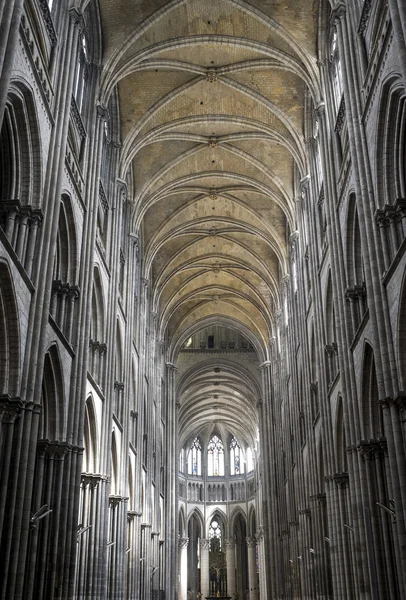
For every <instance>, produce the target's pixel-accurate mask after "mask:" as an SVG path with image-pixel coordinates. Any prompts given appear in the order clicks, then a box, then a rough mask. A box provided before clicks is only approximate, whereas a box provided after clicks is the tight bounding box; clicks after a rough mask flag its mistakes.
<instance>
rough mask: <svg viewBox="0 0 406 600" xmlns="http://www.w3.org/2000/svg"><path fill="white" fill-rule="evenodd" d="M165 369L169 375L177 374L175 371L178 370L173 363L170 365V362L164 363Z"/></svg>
mask: <svg viewBox="0 0 406 600" xmlns="http://www.w3.org/2000/svg"><path fill="white" fill-rule="evenodd" d="M166 368H167V370H168V371H169V372H170V373H176V372H177V370H178V369H177V367H176V365H174V364H173V363H171V362H167V363H166Z"/></svg>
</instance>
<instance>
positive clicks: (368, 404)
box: [361, 342, 384, 440]
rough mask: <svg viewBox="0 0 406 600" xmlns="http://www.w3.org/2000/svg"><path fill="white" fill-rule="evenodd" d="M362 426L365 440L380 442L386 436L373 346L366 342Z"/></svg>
mask: <svg viewBox="0 0 406 600" xmlns="http://www.w3.org/2000/svg"><path fill="white" fill-rule="evenodd" d="M362 373H363V377H362V391H361V411H362V413H361V424H362V428H363V438H364V439H375V440H378V439H379V438H381V437H382V436H383V435H384V431H383V419H382V409H381V407H380V406H379V404H378V401H379V393H378V380H377V376H376V367H375V356H374V351H373V349H372V346H371V345H370V344H369V343H368V342H366V343H365V348H364V360H363V369H362Z"/></svg>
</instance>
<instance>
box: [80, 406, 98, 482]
mask: <svg viewBox="0 0 406 600" xmlns="http://www.w3.org/2000/svg"><path fill="white" fill-rule="evenodd" d="M98 445H99V444H98V436H97V418H96V411H95V406H94V401H93V397H92V395H90V396H88V398H87V400H86V403H85V423H84V430H83V446H84V451H83V467H82V471H83V472H84V473H96V472H97V456H98Z"/></svg>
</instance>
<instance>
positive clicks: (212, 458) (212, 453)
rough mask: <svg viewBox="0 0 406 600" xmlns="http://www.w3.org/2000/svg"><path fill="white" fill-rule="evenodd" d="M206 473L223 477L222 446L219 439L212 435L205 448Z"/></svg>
mask: <svg viewBox="0 0 406 600" xmlns="http://www.w3.org/2000/svg"><path fill="white" fill-rule="evenodd" d="M207 474H208V475H209V476H214V477H224V446H223V442H222V441H221V439H220V438H219V437H218V436H217V435H214V436H213V437H212V438H211V440H210V442H209V445H208V449H207Z"/></svg>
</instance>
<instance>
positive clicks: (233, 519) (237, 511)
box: [228, 506, 247, 537]
mask: <svg viewBox="0 0 406 600" xmlns="http://www.w3.org/2000/svg"><path fill="white" fill-rule="evenodd" d="M239 517H241V518H242V519H243V520H244V521H245V523H246V522H247V515H246V514H245V512H244V511H243V509H242V508H241V507H240V506H236V507H235V508H234V510H233V511H232V512H231V514H230V518H229V528H228V535H229V537H234V529H235V526H236V523H237V520H238V518H239Z"/></svg>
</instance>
